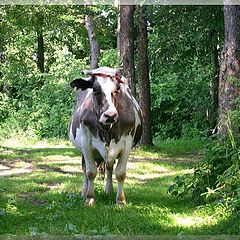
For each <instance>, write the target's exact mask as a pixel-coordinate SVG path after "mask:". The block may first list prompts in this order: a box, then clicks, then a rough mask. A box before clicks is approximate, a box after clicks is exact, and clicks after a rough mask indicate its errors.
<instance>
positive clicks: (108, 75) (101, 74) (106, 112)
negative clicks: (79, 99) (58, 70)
mask: <svg viewBox="0 0 240 240" xmlns="http://www.w3.org/2000/svg"><path fill="white" fill-rule="evenodd" d="M84 73H85V74H87V75H90V78H89V79H75V80H74V81H72V82H71V84H70V85H71V87H73V88H74V87H76V88H77V89H82V90H86V89H88V88H91V89H92V93H93V94H92V95H93V102H94V104H95V106H94V107H95V111H96V114H97V118H98V120H99V122H101V123H102V124H105V125H108V124H113V123H115V122H116V121H117V119H118V111H117V108H116V101H118V97H119V95H121V93H122V91H123V88H124V87H123V85H124V84H125V81H124V79H125V78H124V77H122V76H121V75H120V73H119V72H118V71H117V70H115V69H112V68H107V67H102V68H98V69H94V70H90V71H85V72H84Z"/></svg>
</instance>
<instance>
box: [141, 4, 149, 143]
mask: <svg viewBox="0 0 240 240" xmlns="http://www.w3.org/2000/svg"><path fill="white" fill-rule="evenodd" d="M138 9H139V83H140V106H141V109H142V115H143V136H142V144H144V145H152V134H151V116H150V115H151V104H150V81H149V62H148V33H147V19H146V7H145V6H143V7H139V8H138Z"/></svg>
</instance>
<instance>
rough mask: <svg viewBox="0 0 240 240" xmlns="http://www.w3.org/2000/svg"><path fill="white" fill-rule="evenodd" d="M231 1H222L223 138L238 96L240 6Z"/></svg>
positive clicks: (221, 135) (220, 99) (239, 94)
mask: <svg viewBox="0 0 240 240" xmlns="http://www.w3.org/2000/svg"><path fill="white" fill-rule="evenodd" d="M232 3H233V0H225V1H224V4H225V6H224V19H225V46H224V49H223V51H222V55H221V69H220V76H219V80H220V88H219V104H220V124H219V137H220V138H223V139H226V137H227V135H228V122H229V121H228V115H229V113H230V112H231V111H233V110H235V109H236V100H237V98H238V97H239V96H240V61H239V59H240V6H239V5H229V4H232Z"/></svg>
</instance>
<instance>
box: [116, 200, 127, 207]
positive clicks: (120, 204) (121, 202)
mask: <svg viewBox="0 0 240 240" xmlns="http://www.w3.org/2000/svg"><path fill="white" fill-rule="evenodd" d="M126 204H127V203H126V201H125V200H123V201H117V205H118V206H119V207H124V206H126Z"/></svg>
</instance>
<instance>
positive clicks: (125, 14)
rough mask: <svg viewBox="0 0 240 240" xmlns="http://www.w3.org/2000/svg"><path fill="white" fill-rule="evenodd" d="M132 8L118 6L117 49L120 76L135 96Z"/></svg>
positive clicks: (131, 6) (129, 6) (130, 6)
mask: <svg viewBox="0 0 240 240" xmlns="http://www.w3.org/2000/svg"><path fill="white" fill-rule="evenodd" d="M133 16H134V6H133V5H120V21H119V22H120V29H119V40H120V41H119V47H120V60H121V67H122V68H123V72H122V74H123V75H124V76H125V77H126V78H127V79H128V81H129V85H130V89H131V91H132V93H133V95H134V96H135V93H136V89H135V88H136V87H135V81H134V19H133Z"/></svg>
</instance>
